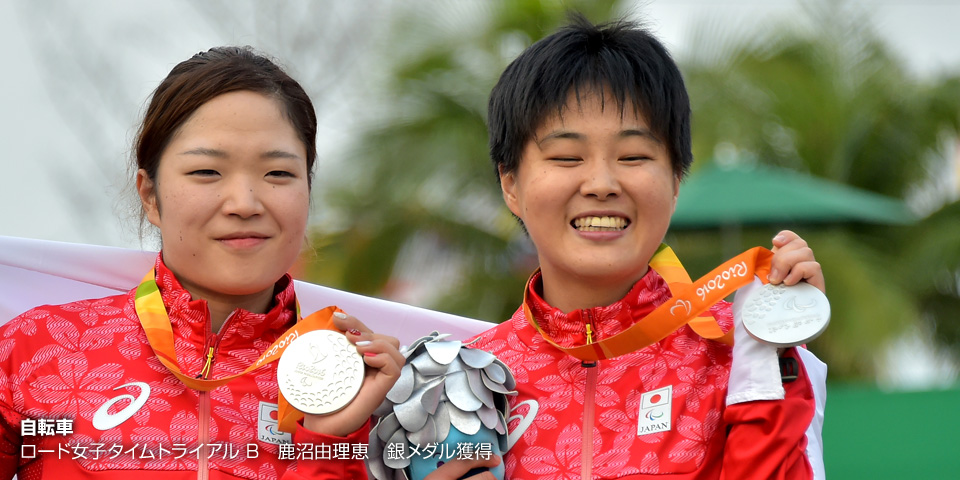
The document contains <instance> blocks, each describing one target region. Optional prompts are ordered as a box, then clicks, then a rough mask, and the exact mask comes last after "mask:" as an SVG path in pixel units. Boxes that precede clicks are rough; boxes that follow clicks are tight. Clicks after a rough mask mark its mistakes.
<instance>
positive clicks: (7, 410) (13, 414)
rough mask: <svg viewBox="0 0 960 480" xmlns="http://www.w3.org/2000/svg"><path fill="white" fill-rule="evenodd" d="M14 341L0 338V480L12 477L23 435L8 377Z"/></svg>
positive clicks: (6, 327)
mask: <svg viewBox="0 0 960 480" xmlns="http://www.w3.org/2000/svg"><path fill="white" fill-rule="evenodd" d="M20 321H21V317H17V318H15V319H13V320H11V321H9V322H7V323H6V324H5V325H4V326H3V328H2V329H0V331H2V332H7V331H9V330H10V329H11V328H16V327H15V325H16V324H18V322H20ZM13 344H14V341H13V340H12V339H10V338H8V337H7V336H6V335H4V336H3V338H2V339H0V370H2V372H0V480H7V479H10V478H13V476H14V475H16V473H17V468H18V467H19V465H20V450H21V448H22V445H23V437H22V436H21V435H20V421H21V420H22V419H23V418H24V417H23V415H21V414H20V413H19V412H17V411H16V410H15V409H14V408H13V391H12V389H11V385H10V378H11V377H12V376H13V375H14V374H15V373H16V365H14V363H15V362H14V361H13V359H12V356H11V350H12V346H13Z"/></svg>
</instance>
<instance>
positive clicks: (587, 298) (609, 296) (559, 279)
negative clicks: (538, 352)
mask: <svg viewBox="0 0 960 480" xmlns="http://www.w3.org/2000/svg"><path fill="white" fill-rule="evenodd" d="M647 270H649V267H648V268H647V269H644V271H642V272H639V273H637V274H636V275H631V276H629V277H625V278H622V279H613V278H599V279H598V278H593V277H578V276H575V275H565V274H557V273H554V272H548V271H545V270H541V279H542V281H543V299H544V300H545V301H546V302H547V303H548V304H550V306H552V307H554V308H556V309H559V310H560V311H562V312H563V313H570V312H572V311H574V310H584V309H588V308H595V307H604V306H607V305H611V304H613V303H616V302H617V301H618V300H620V299H622V298H623V297H624V296H625V295H626V294H627V292H629V291H630V289H631V288H633V286H634V285H635V284H636V283H637V282H638V281H639V280H640V279H641V278H643V276H644V275H646V273H647Z"/></svg>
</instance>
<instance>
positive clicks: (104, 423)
mask: <svg viewBox="0 0 960 480" xmlns="http://www.w3.org/2000/svg"><path fill="white" fill-rule="evenodd" d="M123 387H139V388H140V394H139V395H138V396H136V397H134V396H133V395H130V394H129V393H124V394H123V395H119V396H116V397H113V398H111V399H110V400H107V403H104V404H103V405H101V406H100V408H98V409H97V411H96V412H95V413H94V414H93V428H96V429H97V430H110V429H111V428H113V427H116V426H118V425H120V424H121V423H123V422H126V421H127V420H129V419H130V417H132V416H133V414H135V413H137V412H138V411H140V409H141V408H143V405H144V404H145V403H147V398H148V397H149V396H150V385H147V384H146V383H143V382H130V383H124V384H123V385H120V386H119V387H117V388H114V390H120V389H121V388H123ZM123 400H129V401H130V402H131V403H130V405H127V406H126V407H124V408H123V409H122V410H120V411H119V412H117V413H113V414H111V413H109V410H110V407H112V406H113V405H114V404H115V403H117V402H120V401H123Z"/></svg>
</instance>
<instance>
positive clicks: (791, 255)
mask: <svg viewBox="0 0 960 480" xmlns="http://www.w3.org/2000/svg"><path fill="white" fill-rule="evenodd" d="M771 251H773V260H771V261H770V274H769V275H767V280H769V281H770V283H772V284H774V285H779V284H780V283H781V282H782V283H783V284H784V285H787V286H789V285H796V284H797V283H799V282H800V281H801V280H806V282H807V283H809V284H810V285H813V286H814V287H817V288H818V289H820V291H821V292H823V293H827V287H826V282H825V280H824V278H823V271H822V270H821V269H820V264H819V263H818V262H817V260H816V259H815V258H813V250H811V249H810V247H809V246H807V242H806V241H804V240H803V239H802V238H800V236H799V235H797V234H796V233H793V232H791V231H790V230H783V231H781V232H780V233H778V234H777V236H775V237H773V248H772V249H771Z"/></svg>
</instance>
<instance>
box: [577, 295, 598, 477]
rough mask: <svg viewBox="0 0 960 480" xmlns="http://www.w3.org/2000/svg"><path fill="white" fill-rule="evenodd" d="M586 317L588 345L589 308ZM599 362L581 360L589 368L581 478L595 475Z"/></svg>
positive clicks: (590, 326)
mask: <svg viewBox="0 0 960 480" xmlns="http://www.w3.org/2000/svg"><path fill="white" fill-rule="evenodd" d="M586 317H587V323H586V325H585V328H586V332H587V345H589V344H591V343H593V315H592V314H591V313H590V311H589V310H587V311H586ZM597 364H598V362H596V361H594V362H592V363H587V362H581V366H582V367H583V368H585V369H586V370H587V380H586V385H585V386H584V389H583V430H582V434H581V448H580V478H581V479H583V480H588V479H590V478H592V477H593V417H594V410H595V405H594V403H595V399H596V392H597Z"/></svg>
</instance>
